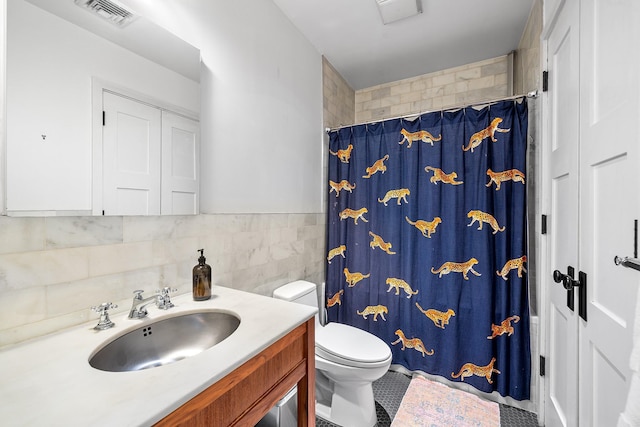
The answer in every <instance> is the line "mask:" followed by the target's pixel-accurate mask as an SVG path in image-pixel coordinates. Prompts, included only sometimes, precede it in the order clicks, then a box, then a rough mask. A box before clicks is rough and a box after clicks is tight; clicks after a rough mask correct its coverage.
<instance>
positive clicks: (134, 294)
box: [133, 289, 144, 299]
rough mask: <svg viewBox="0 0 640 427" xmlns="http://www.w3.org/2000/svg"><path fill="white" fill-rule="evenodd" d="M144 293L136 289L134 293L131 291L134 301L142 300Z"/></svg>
mask: <svg viewBox="0 0 640 427" xmlns="http://www.w3.org/2000/svg"><path fill="white" fill-rule="evenodd" d="M143 292H144V290H142V289H136V290H135V291H133V298H134V299H142V293H143Z"/></svg>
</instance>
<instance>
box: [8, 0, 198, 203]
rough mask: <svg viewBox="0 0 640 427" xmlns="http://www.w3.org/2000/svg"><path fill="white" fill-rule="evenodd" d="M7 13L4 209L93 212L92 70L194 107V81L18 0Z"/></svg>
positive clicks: (194, 110) (124, 83)
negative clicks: (5, 193) (5, 198)
mask: <svg viewBox="0 0 640 427" xmlns="http://www.w3.org/2000/svg"><path fill="white" fill-rule="evenodd" d="M7 13H8V17H9V18H8V19H7V105H8V107H7V158H8V159H10V161H9V162H8V165H7V210H8V211H9V212H10V211H12V210H13V211H16V210H17V211H33V210H35V211H43V210H44V211H52V210H58V211H91V197H92V195H91V177H92V175H91V174H92V171H91V148H92V147H91V77H92V76H96V77H99V78H101V79H102V80H104V81H108V82H112V83H114V84H117V85H118V86H122V87H125V88H130V89H133V90H135V91H137V92H140V93H143V94H146V95H148V96H149V97H153V98H156V99H159V100H163V101H165V102H167V103H171V104H173V105H176V106H178V107H181V108H184V109H187V110H190V111H193V112H198V111H199V108H200V105H199V104H200V98H199V86H198V84H197V83H196V82H194V81H192V80H189V79H187V78H185V77H183V76H181V75H179V74H177V73H175V72H174V71H170V70H168V69H166V68H163V67H160V66H158V65H156V64H155V63H153V62H151V61H149V60H147V59H144V58H142V57H140V56H138V55H136V54H133V53H131V52H129V51H127V50H125V49H123V48H121V47H119V46H117V45H115V44H113V43H111V42H108V41H106V40H104V39H101V38H99V37H97V36H95V35H93V34H92V33H90V32H88V31H86V30H84V29H82V28H80V27H78V26H76V25H73V24H70V23H68V22H67V21H64V20H62V19H60V18H58V17H56V16H54V15H52V14H50V13H48V12H45V11H43V10H41V9H39V8H37V7H35V6H33V5H31V4H29V3H26V2H24V1H23V0H11V1H9V2H8V12H7ZM41 135H46V139H43V138H42V136H41Z"/></svg>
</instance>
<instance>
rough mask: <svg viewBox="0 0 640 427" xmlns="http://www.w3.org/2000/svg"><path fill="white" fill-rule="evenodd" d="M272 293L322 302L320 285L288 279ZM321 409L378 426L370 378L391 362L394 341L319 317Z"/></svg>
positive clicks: (350, 423) (349, 425)
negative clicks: (324, 321) (320, 300)
mask: <svg viewBox="0 0 640 427" xmlns="http://www.w3.org/2000/svg"><path fill="white" fill-rule="evenodd" d="M273 297H274V298H278V299H282V300H286V301H291V302H296V303H300V304H306V305H311V306H314V307H318V305H319V304H318V292H317V289H316V285H315V284H313V283H310V282H307V281H304V280H298V281H296V282H292V283H288V284H286V285H284V286H281V287H279V288H278V289H276V290H275V291H274V292H273ZM315 332H316V333H315V335H316V414H317V415H318V416H319V417H321V418H324V419H325V420H327V421H330V422H332V423H334V424H338V425H340V426H345V427H373V426H374V425H375V424H376V422H377V419H376V408H375V401H374V399H373V388H372V386H371V383H373V381H375V380H377V379H379V378H381V377H382V376H383V375H384V374H385V373H386V372H387V370H388V369H389V366H390V365H391V349H390V348H389V346H388V345H387V344H386V343H385V342H384V341H382V340H381V339H380V338H378V337H376V336H375V335H373V334H370V333H369V332H366V331H363V330H361V329H358V328H354V327H353V326H348V325H344V324H341V323H328V324H327V325H325V326H322V325H321V324H320V322H319V321H318V316H316V331H315Z"/></svg>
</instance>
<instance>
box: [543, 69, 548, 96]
mask: <svg viewBox="0 0 640 427" xmlns="http://www.w3.org/2000/svg"><path fill="white" fill-rule="evenodd" d="M547 90H549V72H548V71H546V70H545V71H543V72H542V91H543V92H546V91H547Z"/></svg>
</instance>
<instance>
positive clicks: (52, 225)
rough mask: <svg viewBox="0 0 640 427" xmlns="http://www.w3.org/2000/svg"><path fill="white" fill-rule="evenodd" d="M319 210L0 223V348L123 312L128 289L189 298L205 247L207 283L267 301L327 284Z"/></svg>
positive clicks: (129, 293)
mask: <svg viewBox="0 0 640 427" xmlns="http://www.w3.org/2000/svg"><path fill="white" fill-rule="evenodd" d="M325 224H326V218H325V214H246V215H235V214H220V215H196V216H157V217H47V218H11V217H0V236H1V238H0V292H1V294H2V302H3V304H2V305H3V307H4V309H3V310H0V346H5V345H9V344H15V343H18V342H21V341H24V340H27V339H30V338H34V337H38V336H41V335H45V334H48V333H51V332H55V331H57V330H60V329H63V328H67V327H71V326H74V325H78V324H81V323H84V322H86V321H88V320H91V319H96V320H97V318H98V315H97V314H95V313H93V312H92V311H91V310H90V307H91V306H94V305H98V304H100V303H102V302H113V303H116V304H118V308H117V309H115V310H113V312H114V313H120V312H125V311H127V310H128V309H129V308H130V304H131V298H132V295H133V291H134V290H135V289H143V290H144V291H145V295H150V294H152V293H153V292H154V291H155V290H156V289H159V288H161V287H164V286H171V287H175V288H178V292H177V294H183V293H188V292H191V269H192V268H193V266H194V265H196V264H197V259H198V252H197V249H200V248H204V249H205V256H206V258H207V263H208V264H209V265H211V268H212V276H213V277H212V280H213V285H214V287H215V286H216V285H223V286H227V287H232V288H235V289H241V290H246V291H249V292H254V293H260V294H264V295H271V292H272V291H273V289H275V288H276V287H277V286H279V285H281V284H283V283H286V282H288V281H291V280H295V279H303V278H304V279H307V280H310V281H313V282H315V283H319V282H321V281H322V280H323V278H324V262H323V260H324V256H325Z"/></svg>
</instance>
